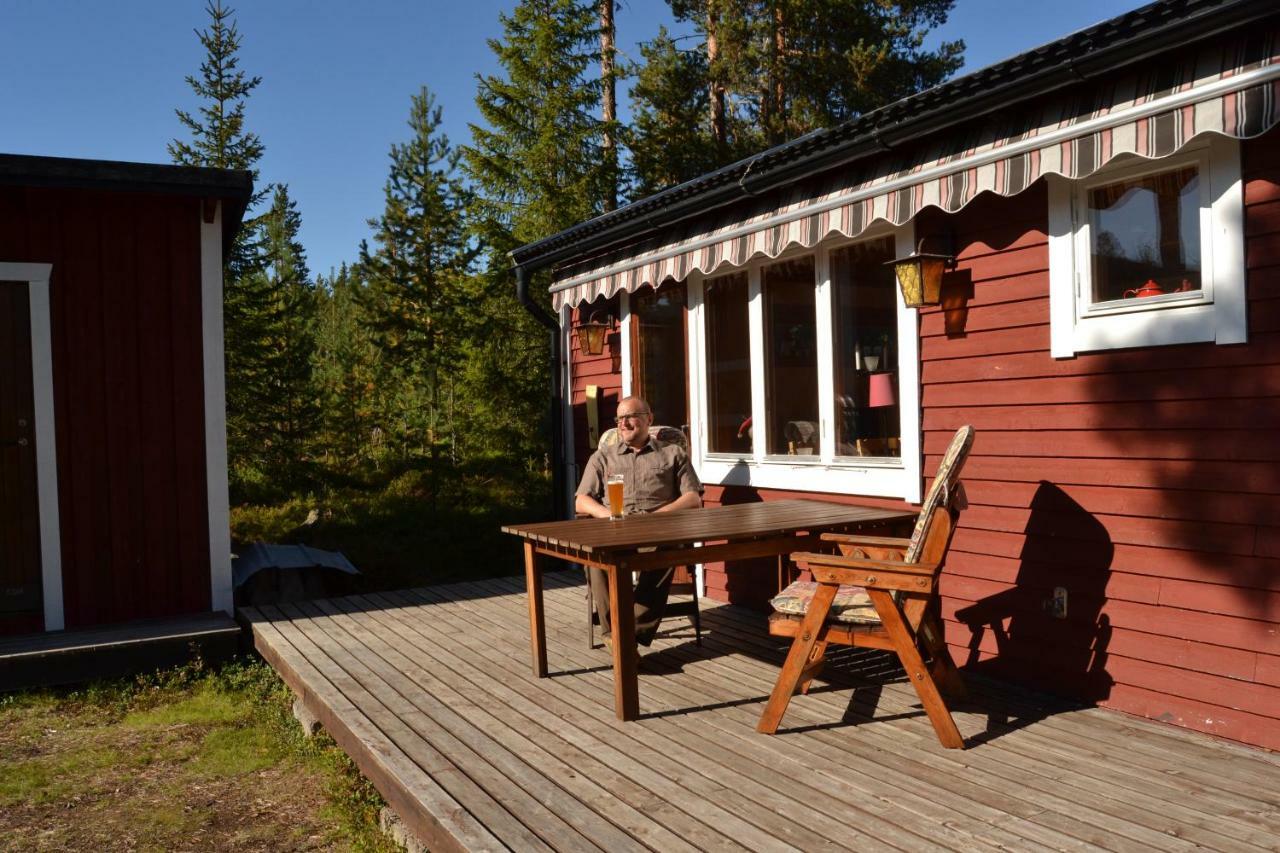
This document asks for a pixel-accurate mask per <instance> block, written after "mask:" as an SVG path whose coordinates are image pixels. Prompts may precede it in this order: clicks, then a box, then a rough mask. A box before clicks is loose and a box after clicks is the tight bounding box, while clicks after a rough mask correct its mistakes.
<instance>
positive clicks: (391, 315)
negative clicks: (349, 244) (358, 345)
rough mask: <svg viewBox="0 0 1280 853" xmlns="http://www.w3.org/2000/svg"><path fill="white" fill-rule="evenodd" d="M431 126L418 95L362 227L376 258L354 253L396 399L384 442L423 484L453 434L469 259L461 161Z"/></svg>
mask: <svg viewBox="0 0 1280 853" xmlns="http://www.w3.org/2000/svg"><path fill="white" fill-rule="evenodd" d="M441 122H442V117H441V109H440V107H438V106H436V103H435V98H434V96H432V94H431V93H430V92H429V91H428V90H427V89H426V87H423V88H422V90H421V91H420V92H419V93H418V94H417V95H414V96H413V101H412V106H411V108H410V112H409V129H410V131H411V135H410V138H409V140H408V141H407V142H405V143H403V144H395V145H392V146H391V169H390V174H389V176H388V178H387V183H386V186H385V189H384V193H385V197H386V201H385V207H384V209H383V213H382V216H381V217H379V218H378V219H374V220H370V223H369V224H370V225H371V226H372V227H373V228H374V229H375V230H374V242H375V244H376V247H377V248H376V250H375V251H372V252H371V251H370V250H369V248H368V246H367V245H362V246H361V250H360V256H361V257H360V265H361V267H362V269H363V270H364V272H365V273H366V274H367V275H368V276H369V288H368V289H367V291H366V294H367V298H366V310H365V316H366V318H367V320H368V323H369V328H370V331H371V333H372V336H373V340H374V342H375V344H376V345H377V346H378V347H379V348H380V349H381V351H382V353H383V367H384V368H385V370H386V371H387V373H386V375H385V379H386V380H387V381H389V382H391V383H394V387H396V388H397V389H399V392H400V396H399V399H398V404H397V406H396V408H397V410H398V411H397V412H396V413H395V414H396V416H397V420H396V421H395V423H394V424H393V425H392V426H393V430H394V434H395V437H396V439H397V440H398V442H399V446H400V448H401V449H402V451H403V452H404V453H405V454H406V455H411V454H417V453H422V452H423V451H426V453H428V454H429V455H430V458H431V462H432V469H431V470H432V477H433V483H436V482H438V481H436V479H435V478H436V476H437V474H438V471H439V466H440V464H441V462H440V450H441V447H442V443H444V444H447V442H448V440H449V439H450V438H451V437H452V436H453V434H454V431H453V429H452V424H451V423H449V422H448V405H447V404H448V399H449V392H450V389H449V387H448V385H449V383H450V381H451V379H452V376H453V374H454V372H455V371H456V370H457V368H458V364H459V360H460V358H461V357H462V350H461V345H462V341H463V338H464V334H465V333H464V331H463V324H464V319H463V318H464V310H465V309H467V307H468V304H469V302H470V298H469V294H468V285H469V282H470V278H469V276H470V272H471V266H472V263H473V262H474V260H475V257H476V254H477V251H478V250H477V248H476V244H475V242H474V241H473V240H472V239H470V236H469V235H468V233H467V224H466V220H465V217H464V211H465V210H466V209H467V207H468V205H469V204H470V202H471V197H470V193H469V192H468V191H467V189H466V188H465V186H464V185H463V182H462V180H461V177H460V176H459V175H458V171H457V166H458V159H459V157H460V156H461V155H460V153H459V152H458V151H456V150H455V149H454V148H453V147H452V146H451V145H450V143H449V139H448V137H447V136H445V135H444V134H443V133H442V132H441V131H440V125H441ZM437 492H438V489H437V488H433V489H432V500H433V501H434V499H435V494H436V493H437Z"/></svg>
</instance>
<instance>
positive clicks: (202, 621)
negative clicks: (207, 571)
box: [0, 612, 242, 691]
mask: <svg viewBox="0 0 1280 853" xmlns="http://www.w3.org/2000/svg"><path fill="white" fill-rule="evenodd" d="M241 633H242V629H241V627H240V626H239V625H238V624H236V621H235V620H234V619H232V618H231V617H230V616H228V615H227V614H226V613H222V612H215V613H201V614H198V615H194V616H183V617H178V618H169V619H151V620H145V621H139V622H128V623H125V624H121V625H110V626H105V627H100V628H90V629H83V630H71V631H49V632H46V633H43V634H28V635H26V636H21V637H6V638H4V639H0V691H9V690H21V689H24V688H29V687H48V686H53V685H60V684H76V683H79V682H83V681H90V680H93V679H98V678H119V677H121V676H126V675H135V674H137V673H140V672H147V671H149V670H153V669H159V668H163V667H169V666H177V665H179V664H183V663H186V662H188V661H190V660H191V659H192V657H193V650H198V651H199V654H200V656H201V657H202V658H203V659H204V660H206V661H209V662H216V661H220V660H225V659H226V658H229V657H231V656H232V655H234V654H235V653H236V652H237V651H238V650H239V646H240V635H241Z"/></svg>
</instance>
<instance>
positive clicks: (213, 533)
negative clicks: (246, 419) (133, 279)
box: [196, 202, 235, 615]
mask: <svg viewBox="0 0 1280 853" xmlns="http://www.w3.org/2000/svg"><path fill="white" fill-rule="evenodd" d="M201 207H203V205H201ZM196 215H197V216H201V212H200V211H199V210H198V211H197V213H196ZM200 322H201V326H202V329H201V331H202V354H203V357H204V445H205V446H204V453H205V489H206V499H207V501H208V504H209V592H210V596H209V604H210V609H212V610H223V611H226V612H227V613H228V614H231V615H234V612H235V600H234V598H235V597H234V588H233V585H232V579H231V498H230V495H229V492H228V486H227V393H226V382H227V380H226V367H225V362H224V361H223V350H222V202H218V208H217V212H216V213H215V214H214V217H213V221H212V222H205V221H204V219H203V218H201V219H200Z"/></svg>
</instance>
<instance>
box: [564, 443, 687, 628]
mask: <svg viewBox="0 0 1280 853" xmlns="http://www.w3.org/2000/svg"><path fill="white" fill-rule="evenodd" d="M649 434H650V435H652V436H653V437H654V438H655V439H657V440H658V441H660V442H676V443H678V444H679V445H680V446H681V447H683V448H684V449H685V452H686V453H687V452H688V451H689V439H688V438H687V437H686V436H685V434H684V432H683V431H681V430H679V429H676V428H675V427H669V426H656V425H655V426H651V427H649ZM618 441H619V438H618V430H617V428H616V427H613V428H610V429H607V430H605V432H604V434H603V435H601V436H600V443H599V444H598V445H597V446H598V447H599V448H600V449H601V450H603V449H605V448H606V447H612V446H613V445H615V444H617V443H618ZM587 571H589V570H588V569H583V573H584V574H585V573H586V572H587ZM672 595H687V596H689V600H688V601H674V602H673V601H671V600H670V597H671V596H672ZM673 616H684V617H687V618H688V619H689V621H690V622H691V623H693V637H694V643H695V644H697V645H699V646H701V645H702V613H701V611H700V610H699V609H698V579H697V577H696V576H695V573H694V570H693V567H692V566H682V567H680V568H677V569H676V574H675V577H674V578H673V579H672V581H671V588H670V590H669V591H668V593H667V606H666V608H665V609H664V610H663V612H662V618H663V621H665V620H666V619H667V618H668V617H673ZM596 625H597V622H596V602H595V596H594V595H592V593H591V579H590V578H589V577H588V578H587V648H588V649H594V648H595V647H596Z"/></svg>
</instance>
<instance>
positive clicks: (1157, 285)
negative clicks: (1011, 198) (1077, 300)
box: [1086, 164, 1201, 304]
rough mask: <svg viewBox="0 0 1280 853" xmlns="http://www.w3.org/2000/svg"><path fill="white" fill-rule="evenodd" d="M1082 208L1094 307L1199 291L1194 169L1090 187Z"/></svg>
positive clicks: (1197, 193) (1197, 199)
mask: <svg viewBox="0 0 1280 853" xmlns="http://www.w3.org/2000/svg"><path fill="white" fill-rule="evenodd" d="M1086 204H1087V205H1088V229H1089V254H1090V261H1091V268H1090V278H1091V279H1092V281H1091V285H1092V291H1093V293H1092V296H1093V302H1094V304H1097V303H1104V302H1114V301H1116V300H1123V299H1135V298H1136V299H1148V298H1150V297H1153V296H1159V295H1162V294H1166V293H1189V292H1191V291H1199V290H1201V279H1200V206H1201V198H1200V170H1199V168H1198V166H1197V165H1196V164H1189V165H1186V166H1182V167H1180V168H1176V169H1170V170H1169V171H1166V172H1157V173H1156V174H1153V175H1142V176H1139V177H1135V178H1130V179H1128V180H1122V181H1115V182H1112V183H1107V184H1103V185H1102V186H1100V187H1093V188H1091V189H1089V191H1088V193H1087V194H1086Z"/></svg>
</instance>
